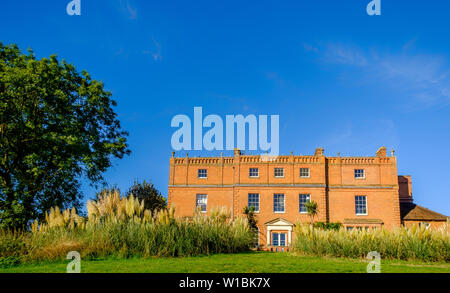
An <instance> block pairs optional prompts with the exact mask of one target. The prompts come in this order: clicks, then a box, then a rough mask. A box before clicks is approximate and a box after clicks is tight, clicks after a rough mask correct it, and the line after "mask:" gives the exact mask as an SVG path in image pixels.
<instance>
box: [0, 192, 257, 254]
mask: <svg viewBox="0 0 450 293" xmlns="http://www.w3.org/2000/svg"><path fill="white" fill-rule="evenodd" d="M87 210H88V216H87V217H86V218H83V217H80V216H79V215H77V213H76V211H75V210H74V209H72V210H66V211H63V212H61V211H60V210H59V208H54V209H51V210H50V212H49V213H47V215H46V217H45V221H43V222H42V223H39V222H35V223H33V224H32V228H31V231H30V232H27V233H19V234H18V233H12V232H5V231H3V232H1V233H0V257H9V256H23V258H24V260H25V261H40V260H56V259H58V260H63V259H65V257H66V255H67V253H68V252H70V251H78V252H80V253H81V256H82V258H96V257H105V256H117V257H131V256H142V257H149V256H193V255H199V254H210V253H234V252H240V251H245V250H248V249H249V248H250V246H251V243H252V241H253V234H252V233H251V230H250V228H249V226H248V223H247V220H246V219H245V218H244V217H239V218H236V219H234V220H232V219H230V213H229V212H228V211H227V210H226V209H224V208H217V209H213V210H212V211H211V213H210V214H211V215H210V216H209V217H206V216H204V215H202V214H196V215H195V216H194V217H193V218H192V219H180V218H175V217H174V212H175V211H174V209H164V210H161V211H159V212H158V213H155V214H154V215H152V213H151V212H150V210H146V209H144V205H143V203H142V201H139V200H138V199H135V198H134V197H133V196H129V197H127V198H121V197H120V194H119V193H118V192H117V191H112V192H110V193H109V194H103V195H102V196H100V197H99V198H98V200H96V201H88V204H87Z"/></svg>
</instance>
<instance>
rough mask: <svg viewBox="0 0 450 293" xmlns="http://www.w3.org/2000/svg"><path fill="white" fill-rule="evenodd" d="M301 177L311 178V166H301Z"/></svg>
mask: <svg viewBox="0 0 450 293" xmlns="http://www.w3.org/2000/svg"><path fill="white" fill-rule="evenodd" d="M300 177H302V178H309V168H300Z"/></svg>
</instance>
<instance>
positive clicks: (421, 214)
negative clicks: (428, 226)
mask: <svg viewBox="0 0 450 293" xmlns="http://www.w3.org/2000/svg"><path fill="white" fill-rule="evenodd" d="M400 213H401V217H402V220H411V221H447V217H446V216H444V215H442V214H439V213H437V212H433V211H432V210H429V209H427V208H424V207H422V206H419V205H416V204H414V203H400Z"/></svg>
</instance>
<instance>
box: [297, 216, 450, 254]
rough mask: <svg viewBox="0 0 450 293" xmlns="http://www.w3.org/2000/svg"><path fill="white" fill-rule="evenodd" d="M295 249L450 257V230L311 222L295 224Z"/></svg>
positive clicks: (339, 252)
mask: <svg viewBox="0 0 450 293" xmlns="http://www.w3.org/2000/svg"><path fill="white" fill-rule="evenodd" d="M295 235H296V237H295V240H294V242H293V250H294V251H297V252H300V253H304V254H311V255H321V256H323V255H327V256H335V257H353V258H363V257H365V256H366V255H367V254H368V253H369V252H370V251H377V252H379V253H380V254H381V257H382V258H390V259H404V260H408V259H418V260H423V261H445V262H449V261H450V233H449V231H448V228H447V227H443V228H441V229H439V230H429V229H428V230H427V229H426V228H424V227H416V226H414V227H411V228H406V227H399V228H394V229H393V230H392V231H389V230H386V229H374V230H370V231H366V230H362V231H359V230H356V229H354V230H352V231H346V229H344V228H342V227H341V228H340V229H339V230H334V229H332V230H322V229H313V228H312V227H310V226H309V225H302V224H298V225H297V226H296V227H295Z"/></svg>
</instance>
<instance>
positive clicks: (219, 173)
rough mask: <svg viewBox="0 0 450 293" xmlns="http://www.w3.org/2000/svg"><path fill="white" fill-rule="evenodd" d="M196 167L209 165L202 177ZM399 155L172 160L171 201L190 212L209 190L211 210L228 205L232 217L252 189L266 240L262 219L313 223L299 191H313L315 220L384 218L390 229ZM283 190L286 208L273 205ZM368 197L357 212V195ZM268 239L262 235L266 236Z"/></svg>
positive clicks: (396, 215)
mask: <svg viewBox="0 0 450 293" xmlns="http://www.w3.org/2000/svg"><path fill="white" fill-rule="evenodd" d="M249 168H258V170H259V176H258V177H257V178H251V177H250V176H249ZM275 168H283V169H284V176H283V177H281V178H276V177H275V174H274V172H275ZM300 168H309V170H310V176H309V177H308V178H301V177H300ZM198 169H206V170H207V178H198ZM355 169H364V171H365V177H364V178H363V179H356V178H355V176H354V170H355ZM398 182H399V181H398V176H397V161H396V158H395V157H394V156H393V155H392V156H387V155H386V149H385V148H380V149H379V150H378V152H377V153H376V156H373V157H340V156H338V157H325V156H324V155H323V150H322V149H318V150H316V152H315V155H314V156H294V155H293V154H291V155H290V156H279V157H277V158H276V159H273V160H272V159H269V160H264V159H263V157H261V156H247V155H242V154H241V152H240V151H238V150H236V151H235V155H234V157H222V156H221V157H213V158H189V157H187V156H186V157H184V158H177V157H175V156H172V158H171V159H170V174H169V196H168V201H169V205H174V206H175V208H176V215H177V216H180V217H185V216H192V214H193V212H194V210H195V205H196V195H197V194H207V197H208V205H207V210H208V211H209V210H210V209H211V208H213V207H216V206H225V207H227V208H228V209H229V210H230V211H231V212H232V214H233V216H234V217H236V216H239V215H242V211H243V209H244V207H245V206H247V204H248V194H249V193H258V194H259V199H260V202H259V205H260V211H259V213H258V214H257V220H258V226H259V229H260V232H261V234H262V236H261V239H260V241H262V242H265V241H266V240H265V238H266V237H263V236H264V235H266V234H265V226H264V223H266V222H268V221H270V220H273V219H276V218H283V219H285V220H288V221H290V222H293V223H297V222H298V221H301V222H309V221H310V217H309V215H308V214H303V213H300V212H299V194H300V193H304V194H310V196H311V200H313V201H315V202H317V203H318V210H319V213H318V215H317V217H316V218H315V221H323V222H341V223H344V222H345V220H346V219H351V221H353V222H354V221H358V219H362V222H364V221H365V220H367V221H370V220H374V219H376V220H381V222H382V223H383V224H382V225H384V226H385V227H387V228H391V227H393V226H399V225H400V224H401V221H400V209H399V183H398ZM275 193H281V194H284V197H285V211H284V212H283V213H276V212H274V210H273V195H274V194H275ZM356 195H365V196H366V198H367V215H360V216H357V215H356V214H355V196H356ZM263 238H264V239H263Z"/></svg>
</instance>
